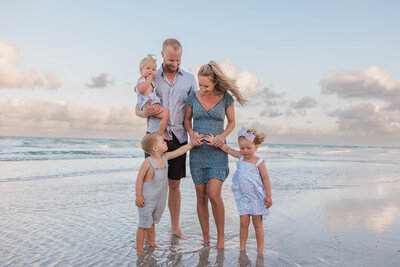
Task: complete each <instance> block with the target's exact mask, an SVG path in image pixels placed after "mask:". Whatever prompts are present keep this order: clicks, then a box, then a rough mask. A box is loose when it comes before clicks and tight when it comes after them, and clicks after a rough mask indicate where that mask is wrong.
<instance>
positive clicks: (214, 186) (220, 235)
mask: <svg viewBox="0 0 400 267" xmlns="http://www.w3.org/2000/svg"><path fill="white" fill-rule="evenodd" d="M221 188H222V181H221V180H218V179H210V180H209V181H208V184H207V195H208V197H209V198H210V202H211V207H212V212H213V216H214V221H215V226H216V227H217V249H223V248H224V245H225V241H224V238H225V229H224V227H225V208H224V202H223V201H222V198H221Z"/></svg>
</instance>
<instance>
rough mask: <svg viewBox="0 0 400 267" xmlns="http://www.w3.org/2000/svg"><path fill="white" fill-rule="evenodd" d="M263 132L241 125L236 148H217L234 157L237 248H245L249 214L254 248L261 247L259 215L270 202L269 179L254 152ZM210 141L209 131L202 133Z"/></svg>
mask: <svg viewBox="0 0 400 267" xmlns="http://www.w3.org/2000/svg"><path fill="white" fill-rule="evenodd" d="M264 138H265V136H264V135H263V134H261V133H257V132H256V131H254V130H248V129H246V128H245V127H243V128H242V129H241V130H240V131H239V133H238V142H239V148H240V151H237V150H235V149H232V148H231V147H229V146H228V145H225V144H223V145H222V146H220V148H221V149H222V150H223V151H225V152H226V153H228V154H229V155H231V156H233V157H235V158H238V159H239V161H238V162H237V170H236V172H235V174H234V175H233V179H232V191H233V194H234V196H235V201H236V206H237V209H238V212H239V215H240V250H241V251H244V250H245V249H246V242H247V236H248V232H249V225H250V216H251V218H252V220H253V225H254V230H255V232H256V240H257V251H258V252H260V253H262V252H263V251H264V227H263V219H264V218H265V216H267V215H268V214H269V210H268V208H269V207H271V206H272V198H271V182H270V180H269V176H268V172H267V168H266V166H265V163H264V160H262V159H260V158H258V157H257V156H256V155H255V154H254V153H255V152H256V151H257V149H258V146H259V145H260V144H261V143H262V142H263V141H264ZM205 139H206V140H207V141H208V142H210V143H211V142H212V141H213V139H214V136H213V135H209V136H207V137H205Z"/></svg>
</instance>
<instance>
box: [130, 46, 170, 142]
mask: <svg viewBox="0 0 400 267" xmlns="http://www.w3.org/2000/svg"><path fill="white" fill-rule="evenodd" d="M139 69H140V74H141V76H140V78H139V80H138V81H137V83H136V86H135V91H136V94H137V105H138V106H139V108H140V110H143V109H145V108H146V104H147V102H149V101H150V104H151V105H159V106H160V111H159V112H158V113H157V114H154V116H155V117H157V118H159V119H161V120H160V125H159V127H158V132H159V133H160V134H161V135H162V137H163V138H164V139H165V140H167V141H170V139H169V138H168V137H167V135H166V134H165V130H166V129H167V124H168V120H169V113H168V111H167V110H166V109H165V108H163V107H162V106H161V105H160V103H161V100H160V98H159V97H158V96H157V95H156V91H155V86H154V82H153V79H154V77H155V75H156V69H157V65H156V59H155V58H153V55H151V54H149V55H147V57H145V58H144V59H142V60H141V61H140V65H139Z"/></svg>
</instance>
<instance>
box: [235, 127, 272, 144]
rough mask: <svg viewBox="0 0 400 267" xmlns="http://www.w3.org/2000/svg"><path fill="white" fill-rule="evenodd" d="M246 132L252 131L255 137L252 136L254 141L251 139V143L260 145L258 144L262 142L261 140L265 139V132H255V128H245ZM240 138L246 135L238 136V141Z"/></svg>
mask: <svg viewBox="0 0 400 267" xmlns="http://www.w3.org/2000/svg"><path fill="white" fill-rule="evenodd" d="M247 132H248V133H253V134H254V135H255V136H256V137H255V138H254V141H253V143H254V144H255V145H257V146H258V145H260V144H262V143H263V142H264V139H265V137H266V136H265V134H263V133H260V132H257V130H254V129H247ZM241 138H246V137H244V136H239V138H238V141H239V140H240V139H241Z"/></svg>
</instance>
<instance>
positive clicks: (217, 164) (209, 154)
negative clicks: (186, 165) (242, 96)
mask: <svg viewBox="0 0 400 267" xmlns="http://www.w3.org/2000/svg"><path fill="white" fill-rule="evenodd" d="M233 102H234V100H233V98H232V96H231V95H230V94H229V93H225V94H224V96H223V97H222V99H221V100H220V101H219V102H218V103H217V104H216V105H215V106H213V107H212V108H211V109H210V110H209V111H206V110H205V109H204V107H203V106H202V105H201V104H200V102H199V100H198V99H197V97H196V92H192V93H190V94H189V96H188V97H187V100H186V103H187V104H188V105H189V106H190V107H191V108H192V112H193V130H194V131H196V132H198V133H199V134H203V135H209V134H213V135H214V136H216V135H218V134H220V133H222V132H223V131H224V121H225V117H226V109H227V108H228V107H229V106H230V105H231V104H233ZM189 158H190V172H191V174H192V179H193V181H194V183H195V184H205V183H207V182H208V179H210V178H216V179H219V180H221V181H224V180H225V179H226V177H227V176H228V174H229V168H228V154H226V153H225V152H224V151H222V150H221V149H219V148H216V147H212V146H208V145H206V141H205V140H204V141H203V145H202V146H196V147H194V148H192V149H191V150H190V157H189Z"/></svg>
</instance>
